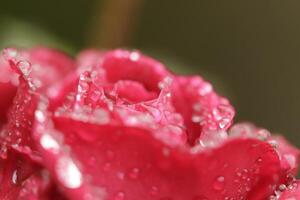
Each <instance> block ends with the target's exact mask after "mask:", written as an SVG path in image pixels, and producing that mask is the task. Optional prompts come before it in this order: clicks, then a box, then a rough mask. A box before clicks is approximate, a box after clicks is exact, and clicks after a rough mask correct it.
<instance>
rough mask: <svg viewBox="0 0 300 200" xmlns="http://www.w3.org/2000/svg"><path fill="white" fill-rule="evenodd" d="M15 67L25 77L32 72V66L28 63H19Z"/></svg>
mask: <svg viewBox="0 0 300 200" xmlns="http://www.w3.org/2000/svg"><path fill="white" fill-rule="evenodd" d="M17 67H18V68H19V70H21V72H22V73H23V74H24V75H25V76H28V75H29V74H30V72H31V71H32V66H31V64H30V63H29V62H28V61H20V62H18V64H17Z"/></svg>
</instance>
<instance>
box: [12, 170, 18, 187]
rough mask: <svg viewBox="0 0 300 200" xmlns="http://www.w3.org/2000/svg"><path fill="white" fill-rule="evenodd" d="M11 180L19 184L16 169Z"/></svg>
mask: <svg viewBox="0 0 300 200" xmlns="http://www.w3.org/2000/svg"><path fill="white" fill-rule="evenodd" d="M11 181H12V183H13V184H15V185H17V184H18V171H17V170H14V171H13V174H12V177H11Z"/></svg>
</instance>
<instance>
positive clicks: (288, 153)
mask: <svg viewBox="0 0 300 200" xmlns="http://www.w3.org/2000/svg"><path fill="white" fill-rule="evenodd" d="M270 141H275V142H277V147H278V148H277V150H278V152H279V155H280V157H281V168H282V170H283V171H284V173H285V174H290V173H291V174H293V175H297V173H298V168H299V158H300V157H299V156H300V151H299V149H298V148H296V147H294V146H293V145H291V144H290V143H289V142H288V141H287V140H286V139H285V138H284V137H282V136H279V135H278V136H272V138H271V139H270Z"/></svg>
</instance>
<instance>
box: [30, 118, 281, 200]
mask: <svg viewBox="0 0 300 200" xmlns="http://www.w3.org/2000/svg"><path fill="white" fill-rule="evenodd" d="M39 114H40V113H39ZM39 114H38V115H39ZM41 116H42V115H41ZM44 116H46V115H45V113H44ZM41 119H43V120H42V121H39V122H38V124H37V126H36V132H35V135H36V139H37V142H38V143H39V144H40V147H41V152H42V153H43V154H44V157H45V158H47V159H46V160H45V161H44V164H45V166H46V167H47V168H48V169H49V170H50V171H51V173H52V174H53V176H54V177H56V180H57V181H58V183H59V184H60V185H61V186H62V187H63V188H64V189H65V191H66V194H67V195H68V197H69V198H72V199H82V198H83V197H84V196H85V195H87V194H89V195H92V194H93V193H95V192H96V191H98V192H100V193H101V192H103V191H105V192H106V195H107V198H108V199H114V198H115V199H118V198H119V199H122V198H123V199H130V200H141V199H143V200H147V199H149V200H150V199H163V198H165V199H168V198H169V199H174V200H186V199H197V198H198V199H199V198H200V199H201V198H202V199H205V198H207V199H224V198H226V197H228V198H230V197H232V198H235V199H238V198H244V199H260V198H261V197H262V198H266V197H267V196H268V195H270V194H271V192H272V191H271V187H270V186H273V185H275V184H276V183H277V181H278V173H279V170H280V163H279V159H278V156H277V154H276V152H275V151H274V149H273V148H272V147H271V146H270V145H269V144H267V143H264V142H261V141H259V140H255V139H236V140H230V141H228V142H227V143H225V144H224V145H222V146H220V147H218V148H216V149H211V150H209V151H204V152H201V153H198V154H192V153H191V152H190V151H189V150H188V149H187V148H184V147H183V146H177V147H176V146H170V145H168V144H167V143H164V142H163V141H162V140H158V139H156V138H155V137H154V135H153V134H151V132H148V131H147V130H145V129H142V128H135V127H124V126H123V125H121V124H120V125H114V126H112V125H102V126H101V125H95V124H89V123H85V122H82V121H74V120H72V119H68V118H57V119H56V120H55V127H56V128H54V127H53V124H52V125H51V120H50V121H49V119H47V118H45V117H41ZM62 135H63V138H62ZM256 197H257V198H256Z"/></svg>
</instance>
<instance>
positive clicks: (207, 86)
mask: <svg viewBox="0 0 300 200" xmlns="http://www.w3.org/2000/svg"><path fill="white" fill-rule="evenodd" d="M211 91H212V86H211V84H209V83H206V84H203V87H201V88H199V90H198V94H199V95H200V96H205V95H206V94H208V93H210V92H211Z"/></svg>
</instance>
